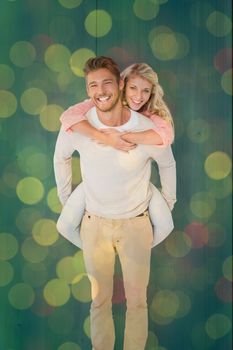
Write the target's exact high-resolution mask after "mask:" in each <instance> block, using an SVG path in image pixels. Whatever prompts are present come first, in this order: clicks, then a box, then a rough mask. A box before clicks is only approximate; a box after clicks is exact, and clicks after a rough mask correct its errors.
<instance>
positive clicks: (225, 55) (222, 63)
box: [214, 47, 233, 73]
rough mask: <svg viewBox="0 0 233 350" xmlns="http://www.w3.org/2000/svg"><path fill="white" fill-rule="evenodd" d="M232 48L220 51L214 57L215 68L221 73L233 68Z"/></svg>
mask: <svg viewBox="0 0 233 350" xmlns="http://www.w3.org/2000/svg"><path fill="white" fill-rule="evenodd" d="M232 51H233V50H232V48H228V47H226V48H224V49H222V50H220V51H219V52H218V53H217V54H216V56H215V57H214V67H215V68H216V69H217V70H218V72H220V73H224V72H226V71H227V70H229V69H231V68H232Z"/></svg>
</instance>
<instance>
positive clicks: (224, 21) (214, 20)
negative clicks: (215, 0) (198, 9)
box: [206, 11, 232, 37]
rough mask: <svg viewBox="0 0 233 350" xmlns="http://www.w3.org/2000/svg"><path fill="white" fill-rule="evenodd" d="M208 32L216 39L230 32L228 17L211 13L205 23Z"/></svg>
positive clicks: (230, 25) (230, 24)
mask: <svg viewBox="0 0 233 350" xmlns="http://www.w3.org/2000/svg"><path fill="white" fill-rule="evenodd" d="M206 25H207V29H208V31H209V32H210V33H211V34H213V35H214V36H217V37H223V36H226V35H227V34H229V33H230V32H231V30H232V21H231V19H230V17H228V16H226V15H225V14H224V13H222V12H219V11H214V12H212V13H211V14H210V15H209V16H208V18H207V21H206Z"/></svg>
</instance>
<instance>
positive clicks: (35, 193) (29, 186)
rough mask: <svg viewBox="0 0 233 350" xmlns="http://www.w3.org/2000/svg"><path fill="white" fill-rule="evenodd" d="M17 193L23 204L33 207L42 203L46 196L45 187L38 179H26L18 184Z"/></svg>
mask: <svg viewBox="0 0 233 350" xmlns="http://www.w3.org/2000/svg"><path fill="white" fill-rule="evenodd" d="M16 193H17V196H18V197H19V199H20V200H21V202H23V203H25V204H29V205H32V204H36V203H38V202H40V201H41V199H42V198H43V196H44V187H43V185H42V183H41V182H40V181H39V180H38V179H36V178H34V177H25V178H23V179H22V180H20V181H19V182H18V184H17V187H16Z"/></svg>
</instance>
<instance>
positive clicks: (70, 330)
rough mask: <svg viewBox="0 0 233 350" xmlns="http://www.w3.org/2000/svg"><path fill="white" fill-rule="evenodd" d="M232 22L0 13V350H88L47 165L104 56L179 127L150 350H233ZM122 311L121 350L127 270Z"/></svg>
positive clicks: (133, 7) (77, 271)
mask: <svg viewBox="0 0 233 350" xmlns="http://www.w3.org/2000/svg"><path fill="white" fill-rule="evenodd" d="M230 14H231V5H230V1H219V0H209V1H207V0H206V1H205V0H204V1H195V0H194V1H189V0H180V1H173V0H127V1H123V0H119V1H107V0H99V1H97V0H96V1H94V0H40V1H34V0H21V1H20V0H1V2H0V28H1V38H0V147H1V157H0V160H1V168H0V170H1V172H0V176H1V177H0V196H1V215H0V294H1V295H0V306H1V307H0V320H1V326H0V332H1V333H0V348H1V349H2V350H32V349H33V350H89V349H90V348H91V347H90V334H89V307H90V286H89V282H88V280H87V276H86V272H85V268H84V265H83V258H82V252H81V251H80V250H78V249H76V248H75V247H74V246H73V245H72V244H70V243H69V242H67V241H66V240H65V239H63V238H62V237H60V236H59V234H58V232H57V230H56V226H55V223H56V220H57V217H58V215H59V212H60V210H61V206H60V204H59V202H58V199H57V196H56V188H55V181H54V174H53V167H52V158H53V151H54V145H55V142H56V137H57V133H58V130H59V126H60V124H59V116H60V115H61V113H62V111H63V110H64V109H66V108H67V107H68V106H70V105H71V104H74V103H76V102H77V101H81V100H83V99H84V98H85V97H86V93H85V84H84V79H83V73H82V68H83V65H84V62H85V61H86V59H87V58H89V57H90V56H93V55H100V54H102V55H109V56H112V57H113V58H114V59H115V60H116V61H117V62H118V63H119V65H120V67H121V69H123V68H125V67H126V66H127V65H129V64H131V63H133V62H143V61H144V62H147V63H149V64H150V65H151V66H152V67H153V68H154V69H155V70H156V71H157V72H158V75H159V79H160V83H161V85H162V86H163V88H164V90H165V94H166V101H167V103H168V104H169V106H170V108H171V111H172V114H173V116H174V121H175V126H176V140H175V143H174V145H173V151H174V154H175V158H176V160H177V170H178V202H177V204H176V207H175V209H174V220H175V229H174V232H173V233H172V234H171V235H170V236H169V238H168V239H167V240H166V241H165V242H164V243H162V244H160V246H158V247H157V248H155V249H153V256H152V265H151V266H152V268H151V278H150V285H149V289H148V303H149V338H148V342H147V346H146V350H175V349H179V350H208V349H211V350H220V349H221V350H223V349H224V350H230V349H231V348H232V347H231V330H232V318H231V303H232V289H231V287H232V251H231V209H232V208H231V195H232V181H231V166H232V162H231V97H232V66H231V58H232V47H231V36H232V20H231V16H230ZM73 165H74V185H76V184H78V183H79V182H80V181H81V176H80V169H79V159H78V156H77V155H76V157H75V158H74V164H73ZM152 179H153V181H154V182H155V183H156V182H157V181H158V175H157V172H156V168H155V167H154V168H153V174H152ZM113 303H114V306H113V312H114V317H115V323H116V327H117V331H116V332H117V341H116V347H115V349H116V350H121V349H122V339H123V328H124V310H125V305H124V293H123V290H122V279H121V274H120V267H119V264H117V266H116V277H115V292H114V297H113Z"/></svg>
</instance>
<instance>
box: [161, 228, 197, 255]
mask: <svg viewBox="0 0 233 350" xmlns="http://www.w3.org/2000/svg"><path fill="white" fill-rule="evenodd" d="M191 245H192V242H191V239H190V237H189V236H188V235H186V234H185V233H184V232H182V231H175V232H174V233H173V234H172V235H171V236H170V237H169V238H168V239H167V240H166V241H165V248H166V250H167V251H168V253H169V254H170V255H171V256H173V257H175V258H181V257H184V256H185V255H187V254H188V253H189V252H190V250H191Z"/></svg>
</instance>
